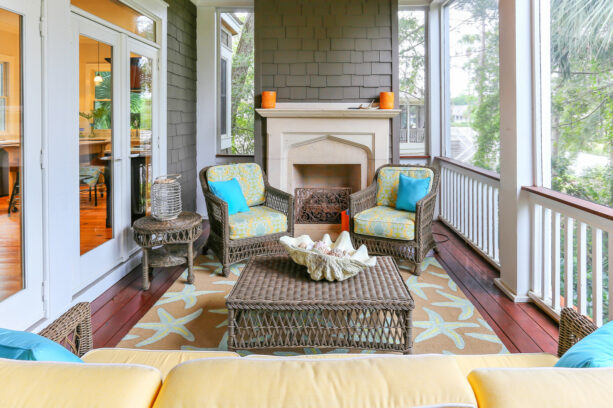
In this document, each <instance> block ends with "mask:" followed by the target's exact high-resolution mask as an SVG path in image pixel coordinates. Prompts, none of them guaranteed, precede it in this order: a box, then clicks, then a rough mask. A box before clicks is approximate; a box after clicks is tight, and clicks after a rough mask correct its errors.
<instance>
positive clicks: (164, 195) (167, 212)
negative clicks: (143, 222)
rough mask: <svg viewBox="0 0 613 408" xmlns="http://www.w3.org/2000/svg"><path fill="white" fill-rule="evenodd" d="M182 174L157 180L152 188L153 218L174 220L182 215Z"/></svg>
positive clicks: (161, 177) (170, 175)
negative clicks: (180, 181) (180, 180)
mask: <svg viewBox="0 0 613 408" xmlns="http://www.w3.org/2000/svg"><path fill="white" fill-rule="evenodd" d="M180 177H181V175H180V174H169V175H167V176H160V177H157V178H156V179H155V181H154V182H153V185H152V186H151V216H152V217H153V218H155V219H156V220H160V221H168V220H174V219H175V218H177V217H178V216H179V214H181V209H182V208H181V207H182V203H181V183H179V178H180Z"/></svg>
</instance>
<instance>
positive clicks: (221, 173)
mask: <svg viewBox="0 0 613 408" xmlns="http://www.w3.org/2000/svg"><path fill="white" fill-rule="evenodd" d="M206 177H207V181H228V180H232V179H233V178H236V179H237V180H238V183H239V184H240V185H241V190H243V195H244V196H245V200H246V201H247V205H248V206H249V207H251V206H253V205H260V204H264V202H265V201H266V188H265V185H264V177H263V176H262V169H261V168H260V166H259V165H257V164H256V163H238V164H225V165H222V166H214V167H211V168H210V169H208V170H207V171H206Z"/></svg>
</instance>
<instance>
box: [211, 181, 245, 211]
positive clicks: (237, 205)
mask: <svg viewBox="0 0 613 408" xmlns="http://www.w3.org/2000/svg"><path fill="white" fill-rule="evenodd" d="M209 187H211V191H213V194H215V195H216V196H217V197H219V198H221V199H222V200H224V201H225V202H226V203H228V213H229V214H230V215H232V214H236V213H239V212H248V211H250V210H249V206H248V205H247V200H245V195H244V194H243V190H242V189H241V185H240V183H239V182H238V180H237V179H235V178H233V179H232V180H228V181H209Z"/></svg>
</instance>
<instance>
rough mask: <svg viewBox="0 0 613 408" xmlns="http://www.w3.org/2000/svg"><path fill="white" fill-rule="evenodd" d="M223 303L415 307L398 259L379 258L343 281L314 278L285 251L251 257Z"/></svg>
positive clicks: (277, 306) (290, 306)
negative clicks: (274, 254)
mask: <svg viewBox="0 0 613 408" xmlns="http://www.w3.org/2000/svg"><path fill="white" fill-rule="evenodd" d="M226 304H227V306H228V307H230V308H236V307H238V308H247V309H252V308H257V307H258V306H260V307H264V308H270V309H301V308H305V307H306V308H310V307H322V308H335V309H343V308H344V306H346V307H347V308H355V307H359V306H360V305H363V306H364V307H366V306H367V307H370V308H377V309H394V310H412V309H413V308H414V307H415V306H414V302H413V298H412V297H411V294H410V293H409V290H408V289H407V287H406V285H405V284H404V281H403V280H402V277H401V275H400V272H399V271H398V266H397V265H396V261H394V258H392V257H388V256H380V257H377V265H375V266H373V267H371V268H368V269H366V270H364V271H362V272H360V273H358V274H357V275H356V276H354V277H352V278H349V279H347V280H344V281H342V282H328V281H314V280H312V279H311V278H309V275H308V273H307V270H306V267H304V266H302V265H298V264H296V263H295V262H294V261H292V260H291V259H290V258H289V256H287V255H276V256H257V257H253V258H251V259H250V260H249V262H248V263H247V265H246V266H245V267H244V268H243V271H242V272H241V275H240V277H239V278H238V281H237V282H236V284H235V285H234V288H233V289H232V291H231V292H230V295H229V296H228V298H227V300H226Z"/></svg>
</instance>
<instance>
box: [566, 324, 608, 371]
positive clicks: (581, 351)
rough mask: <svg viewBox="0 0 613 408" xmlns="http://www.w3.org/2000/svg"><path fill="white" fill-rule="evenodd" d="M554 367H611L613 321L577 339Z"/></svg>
mask: <svg viewBox="0 0 613 408" xmlns="http://www.w3.org/2000/svg"><path fill="white" fill-rule="evenodd" d="M556 367H570V368H588V367H613V322H609V323H607V324H605V325H604V326H602V327H600V328H599V329H597V330H596V331H595V332H594V333H592V334H590V335H588V336H585V337H584V338H583V339H581V340H579V341H578V342H577V344H575V345H574V346H572V347H571V348H569V349H568V350H567V351H566V353H564V355H563V356H562V357H561V358H560V359H559V360H558V362H557V363H556Z"/></svg>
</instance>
